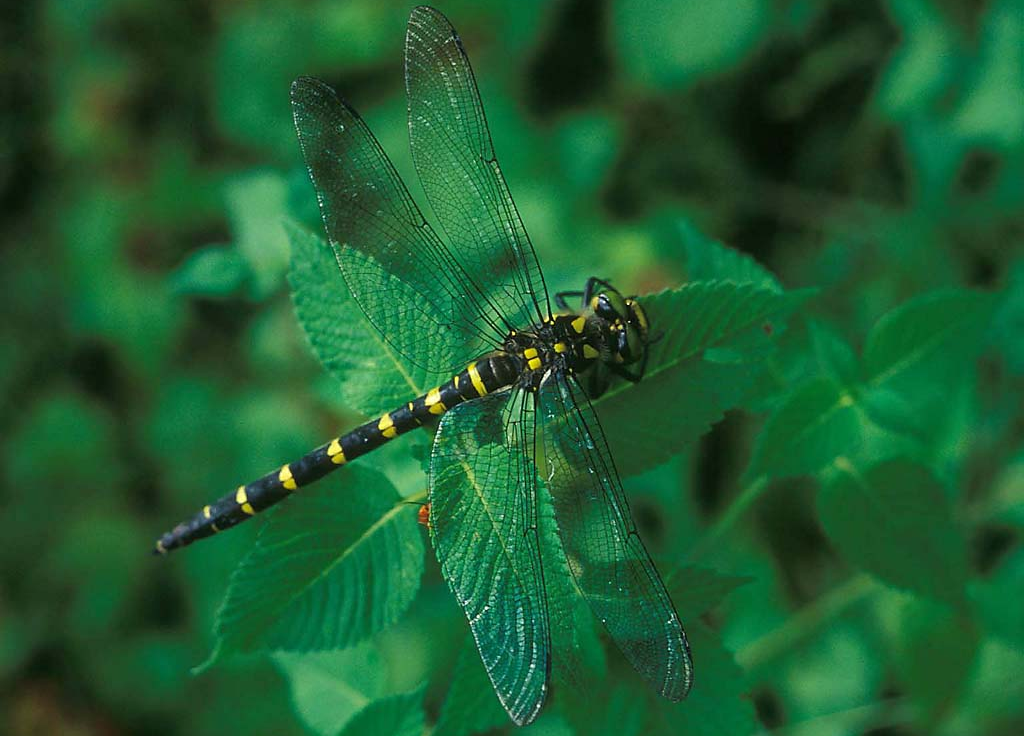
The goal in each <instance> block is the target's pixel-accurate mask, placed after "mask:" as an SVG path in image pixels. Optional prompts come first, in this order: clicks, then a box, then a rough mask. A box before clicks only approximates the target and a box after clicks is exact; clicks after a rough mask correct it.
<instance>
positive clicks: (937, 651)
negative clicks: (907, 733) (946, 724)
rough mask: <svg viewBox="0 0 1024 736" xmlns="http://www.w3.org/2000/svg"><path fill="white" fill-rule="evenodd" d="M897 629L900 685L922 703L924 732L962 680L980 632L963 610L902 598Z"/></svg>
mask: <svg viewBox="0 0 1024 736" xmlns="http://www.w3.org/2000/svg"><path fill="white" fill-rule="evenodd" d="M899 629H900V630H899V636H898V639H897V651H896V653H895V655H896V656H895V657H894V664H895V665H896V670H897V672H898V673H899V678H900V684H901V685H902V687H903V688H904V689H905V690H906V692H907V693H908V694H909V695H910V697H911V698H912V699H913V700H914V701H915V703H916V704H917V705H918V707H919V708H920V712H919V715H918V718H919V719H920V720H921V724H920V725H921V731H922V733H929V732H933V731H934V730H935V728H936V726H937V725H938V721H939V719H940V718H941V717H942V716H943V715H945V713H946V712H948V711H949V710H950V709H952V707H953V706H954V704H955V703H956V700H957V697H958V696H959V695H960V693H961V692H962V690H963V688H964V685H966V683H967V680H968V677H969V676H970V674H971V669H972V664H973V662H974V658H975V656H976V654H977V652H978V645H979V644H980V639H981V637H980V634H979V632H978V629H977V627H976V626H975V624H974V623H973V622H972V621H971V620H970V619H969V618H967V617H966V616H964V615H963V614H962V613H958V612H956V611H953V610H951V609H950V608H949V607H947V606H942V605H937V604H935V603H932V602H930V601H927V600H922V599H919V598H917V599H910V600H907V601H906V602H905V605H904V606H903V607H902V610H901V611H900V622H899Z"/></svg>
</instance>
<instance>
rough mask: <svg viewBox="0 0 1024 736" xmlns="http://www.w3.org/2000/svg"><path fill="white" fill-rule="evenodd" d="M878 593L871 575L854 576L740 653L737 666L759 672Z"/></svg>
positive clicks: (737, 654)
mask: <svg viewBox="0 0 1024 736" xmlns="http://www.w3.org/2000/svg"><path fill="white" fill-rule="evenodd" d="M877 589H878V585H877V584H876V583H875V581H874V580H873V579H872V578H871V576H870V575H867V574H865V573H860V574H858V575H854V576H853V577H851V578H849V579H848V580H846V582H844V583H842V584H841V585H838V586H836V587H835V588H833V589H832V590H830V591H829V592H828V593H826V594H825V595H823V596H821V597H819V598H818V599H817V600H815V601H813V602H812V603H809V604H808V605H806V606H804V607H803V608H802V609H800V610H799V611H797V612H796V613H795V614H793V615H792V616H790V617H789V618H787V619H786V621H785V623H783V624H782V625H781V626H779V627H778V628H776V629H773V630H772V631H769V632H768V633H767V634H765V635H763V636H762V637H761V638H759V639H756V640H754V641H753V642H751V643H750V644H747V645H746V646H745V647H743V648H742V649H740V650H739V651H737V652H736V662H737V663H738V664H739V665H740V666H741V667H742V668H743V669H744V671H746V672H747V673H748V674H750V673H752V672H755V671H757V670H758V669H760V668H762V667H764V666H765V665H766V664H768V663H770V662H771V661H772V660H774V659H775V658H776V657H778V656H780V655H781V654H784V653H785V652H787V651H789V650H790V649H792V648H793V647H794V646H796V645H797V644H799V643H800V641H802V640H803V639H804V638H806V637H808V636H810V635H811V634H813V633H814V632H815V631H817V630H818V629H819V628H820V627H821V626H822V625H823V624H825V623H826V622H828V621H830V620H832V619H834V618H836V617H837V616H839V615H840V614H841V613H843V611H845V610H846V609H847V608H849V607H850V606H852V605H854V604H855V603H858V602H860V601H861V600H863V599H864V598H866V597H867V596H868V595H870V594H871V593H873V592H875V591H876V590H877Z"/></svg>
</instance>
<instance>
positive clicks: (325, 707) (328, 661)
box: [271, 642, 387, 736]
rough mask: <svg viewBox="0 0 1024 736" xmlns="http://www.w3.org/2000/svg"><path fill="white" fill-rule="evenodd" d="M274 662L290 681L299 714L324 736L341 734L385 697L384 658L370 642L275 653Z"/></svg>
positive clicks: (272, 656) (294, 703) (308, 724)
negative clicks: (358, 716)
mask: <svg viewBox="0 0 1024 736" xmlns="http://www.w3.org/2000/svg"><path fill="white" fill-rule="evenodd" d="M271 659H272V660H273V661H274V663H275V664H276V665H277V667H278V669H280V670H281V673H282V674H283V675H284V676H285V677H286V678H287V679H288V686H289V689H290V691H291V696H292V705H293V707H294V708H295V712H296V713H297V714H298V716H299V717H300V718H301V719H302V721H303V723H305V724H306V726H308V727H309V728H310V729H311V730H312V731H314V732H315V733H317V734H321V736H330V735H331V734H335V733H337V732H338V729H340V728H342V727H343V726H344V725H345V724H346V723H348V722H349V720H351V718H352V716H354V715H355V714H356V713H358V712H359V711H360V710H362V709H363V708H365V707H366V706H367V705H369V704H370V703H371V702H372V701H373V700H376V699H377V698H379V697H381V696H382V695H383V694H384V686H385V684H386V679H387V674H386V672H385V670H384V662H383V659H382V658H381V656H380V654H379V652H378V651H377V650H376V649H375V648H374V647H373V646H372V645H371V644H369V643H366V642H364V643H362V644H357V645H356V646H354V647H351V648H350V649H345V650H339V651H331V652H303V653H296V652H275V653H273V654H272V655H271Z"/></svg>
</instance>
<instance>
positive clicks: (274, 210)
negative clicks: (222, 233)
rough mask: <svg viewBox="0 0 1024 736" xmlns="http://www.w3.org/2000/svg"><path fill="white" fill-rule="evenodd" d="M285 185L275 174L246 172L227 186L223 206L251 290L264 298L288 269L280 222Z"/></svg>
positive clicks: (283, 208) (282, 213)
mask: <svg viewBox="0 0 1024 736" xmlns="http://www.w3.org/2000/svg"><path fill="white" fill-rule="evenodd" d="M287 199H288V187H287V185H286V184H285V181H284V179H283V178H282V177H281V176H280V175H278V174H272V173H268V172H262V173H253V174H248V175H246V176H243V177H239V178H237V179H235V180H234V181H233V182H231V183H230V184H229V185H228V189H227V209H228V216H229V217H230V219H231V232H232V233H233V234H234V237H235V245H236V247H237V248H238V252H239V253H240V254H241V255H242V257H243V258H245V260H246V261H247V262H248V264H249V269H250V271H251V272H252V285H253V291H254V292H255V295H256V297H257V298H258V299H261V298H263V297H266V296H267V295H268V294H270V293H271V292H272V291H274V290H275V289H276V288H277V287H278V285H279V284H280V281H281V278H282V277H283V276H284V273H285V270H286V269H287V268H288V242H287V241H286V240H285V235H284V229H283V228H282V227H281V223H282V221H283V218H284V216H285V213H286V211H287V208H286V204H287Z"/></svg>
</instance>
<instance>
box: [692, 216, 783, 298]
mask: <svg viewBox="0 0 1024 736" xmlns="http://www.w3.org/2000/svg"><path fill="white" fill-rule="evenodd" d="M679 231H680V236H681V238H682V240H683V248H684V249H685V250H686V274H687V276H688V277H689V280H690V281H732V282H734V283H737V284H753V285H754V286H758V287H760V288H762V289H768V290H770V291H777V292H781V291H782V287H781V286H780V285H779V282H778V280H777V279H776V278H775V276H773V275H772V273H771V272H770V271H769V270H768V269H767V268H765V267H764V266H762V265H761V264H760V263H758V262H757V261H755V260H754V259H753V258H752V257H751V256H749V255H747V254H746V253H743V252H741V251H738V250H736V249H735V248H730V247H729V246H727V245H723V244H722V243H719V242H718V241H717V240H712V239H711V238H709V237H707V236H706V235H704V233H702V232H700V231H699V230H697V228H695V227H694V226H693V225H692V224H690V223H689V222H688V221H685V220H684V221H682V222H680V223H679Z"/></svg>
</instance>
